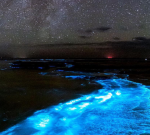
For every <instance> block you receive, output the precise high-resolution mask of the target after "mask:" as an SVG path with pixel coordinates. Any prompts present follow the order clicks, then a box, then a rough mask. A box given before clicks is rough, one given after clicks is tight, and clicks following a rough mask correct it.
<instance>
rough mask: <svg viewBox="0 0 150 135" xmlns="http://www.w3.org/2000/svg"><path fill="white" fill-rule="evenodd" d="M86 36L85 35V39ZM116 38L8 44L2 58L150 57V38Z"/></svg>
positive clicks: (3, 50)
mask: <svg viewBox="0 0 150 135" xmlns="http://www.w3.org/2000/svg"><path fill="white" fill-rule="evenodd" d="M86 37H87V36H86ZM86 37H83V38H84V40H85V38H86ZM88 38H89V37H88ZM112 38H113V37H112ZM114 40H115V41H113V42H112V41H108V42H103V43H84V44H83V43H76V44H73V43H60V44H40V45H33V44H32V45H31V44H25V45H7V47H4V46H3V47H2V46H1V47H0V58H1V59H8V58H30V59H32V58H33V59H41V58H43V59H51V58H52V59H76V58H82V59H86V58H93V59H97V58H108V57H109V56H111V57H112V58H150V53H149V52H150V39H148V38H145V37H133V39H132V40H133V41H118V40H119V38H117V37H116V38H115V39H114Z"/></svg>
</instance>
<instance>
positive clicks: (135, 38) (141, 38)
mask: <svg viewBox="0 0 150 135" xmlns="http://www.w3.org/2000/svg"><path fill="white" fill-rule="evenodd" d="M132 40H133V41H141V42H147V41H150V39H147V38H146V37H134V38H132Z"/></svg>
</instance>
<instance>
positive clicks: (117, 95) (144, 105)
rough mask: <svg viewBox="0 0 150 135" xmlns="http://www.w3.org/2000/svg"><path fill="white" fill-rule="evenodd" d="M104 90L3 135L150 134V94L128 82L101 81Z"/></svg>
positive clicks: (43, 113) (37, 116)
mask: <svg viewBox="0 0 150 135" xmlns="http://www.w3.org/2000/svg"><path fill="white" fill-rule="evenodd" d="M97 83H99V84H101V85H102V86H103V89H100V90H98V91H97V92H93V93H91V94H89V95H83V96H82V97H80V98H78V99H74V100H71V101H68V102H66V103H60V104H58V105H56V106H52V107H49V108H47V109H43V110H40V111H37V112H35V113H34V114H33V116H30V117H28V118H27V119H26V120H24V121H22V122H21V123H19V124H17V125H15V126H13V127H11V128H9V129H8V130H6V131H4V132H2V133H1V135H30V134H32V135H54V134H57V135H85V134H86V135H100V134H103V135H106V134H113V135H116V134H119V135H120V134H131V135H136V134H144V133H145V134H146V133H147V134H148V133H150V126H149V125H150V110H149V108H150V101H149V97H150V91H149V89H148V88H147V87H146V86H145V85H142V84H140V83H135V82H132V81H129V80H126V79H106V80H98V81H97Z"/></svg>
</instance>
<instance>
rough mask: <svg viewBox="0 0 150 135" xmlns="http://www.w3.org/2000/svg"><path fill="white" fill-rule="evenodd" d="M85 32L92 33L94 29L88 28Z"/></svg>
mask: <svg viewBox="0 0 150 135" xmlns="http://www.w3.org/2000/svg"><path fill="white" fill-rule="evenodd" d="M85 32H86V33H92V32H93V30H92V29H87V30H85Z"/></svg>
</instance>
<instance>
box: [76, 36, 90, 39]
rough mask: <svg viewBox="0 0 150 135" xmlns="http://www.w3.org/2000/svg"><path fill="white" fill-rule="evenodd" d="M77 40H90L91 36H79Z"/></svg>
mask: <svg viewBox="0 0 150 135" xmlns="http://www.w3.org/2000/svg"><path fill="white" fill-rule="evenodd" d="M79 38H82V39H90V38H91V36H79Z"/></svg>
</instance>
